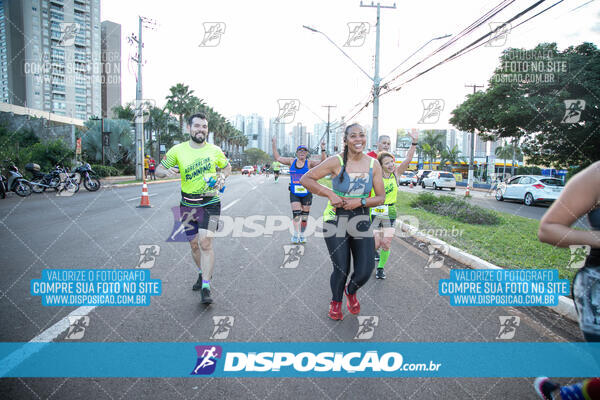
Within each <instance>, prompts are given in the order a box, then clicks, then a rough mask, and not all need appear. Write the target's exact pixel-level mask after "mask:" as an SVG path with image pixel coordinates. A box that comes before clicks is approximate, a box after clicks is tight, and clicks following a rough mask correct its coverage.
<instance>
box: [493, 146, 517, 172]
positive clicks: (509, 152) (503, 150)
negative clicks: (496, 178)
mask: <svg viewBox="0 0 600 400" xmlns="http://www.w3.org/2000/svg"><path fill="white" fill-rule="evenodd" d="M494 154H496V157H499V158H501V159H503V160H504V167H503V169H502V176H505V175H506V160H507V159H509V158H512V160H513V161H512V164H511V168H512V172H511V175H514V174H515V170H514V168H515V167H514V164H515V161H514V160H515V158H516V159H517V160H519V161H522V160H523V152H522V151H521V148H520V147H518V146H515V145H514V144H511V143H505V144H504V146H498V147H496V150H495V151H494Z"/></svg>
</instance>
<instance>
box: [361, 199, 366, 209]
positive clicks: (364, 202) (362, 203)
mask: <svg viewBox="0 0 600 400" xmlns="http://www.w3.org/2000/svg"><path fill="white" fill-rule="evenodd" d="M360 204H361V205H362V206H363V207H366V206H367V199H365V198H364V197H363V198H362V199H360Z"/></svg>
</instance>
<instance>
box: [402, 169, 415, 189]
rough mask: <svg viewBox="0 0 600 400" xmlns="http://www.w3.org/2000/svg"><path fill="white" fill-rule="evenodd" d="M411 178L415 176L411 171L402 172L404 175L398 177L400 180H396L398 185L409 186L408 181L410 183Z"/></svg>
mask: <svg viewBox="0 0 600 400" xmlns="http://www.w3.org/2000/svg"><path fill="white" fill-rule="evenodd" d="M413 176H415V173H414V172H413V171H404V173H403V174H402V175H400V178H399V179H398V184H399V185H405V186H406V185H409V184H410V181H412V179H413Z"/></svg>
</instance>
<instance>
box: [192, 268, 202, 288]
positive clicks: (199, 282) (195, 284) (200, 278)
mask: <svg viewBox="0 0 600 400" xmlns="http://www.w3.org/2000/svg"><path fill="white" fill-rule="evenodd" d="M200 289H202V272H200V273H199V274H198V280H197V281H196V283H194V286H192V290H200Z"/></svg>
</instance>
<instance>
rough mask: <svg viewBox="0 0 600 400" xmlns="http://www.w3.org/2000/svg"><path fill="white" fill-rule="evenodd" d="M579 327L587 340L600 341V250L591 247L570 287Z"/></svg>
mask: <svg viewBox="0 0 600 400" xmlns="http://www.w3.org/2000/svg"><path fill="white" fill-rule="evenodd" d="M571 294H572V296H573V301H574V303H575V309H576V310H577V316H578V317H579V328H580V329H581V331H582V333H583V337H584V338H585V340H586V341H587V342H600V250H598V249H592V253H591V254H590V255H589V256H588V258H587V260H586V262H585V265H584V267H583V268H581V269H580V270H579V271H577V274H575V278H573V286H572V289H571Z"/></svg>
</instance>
